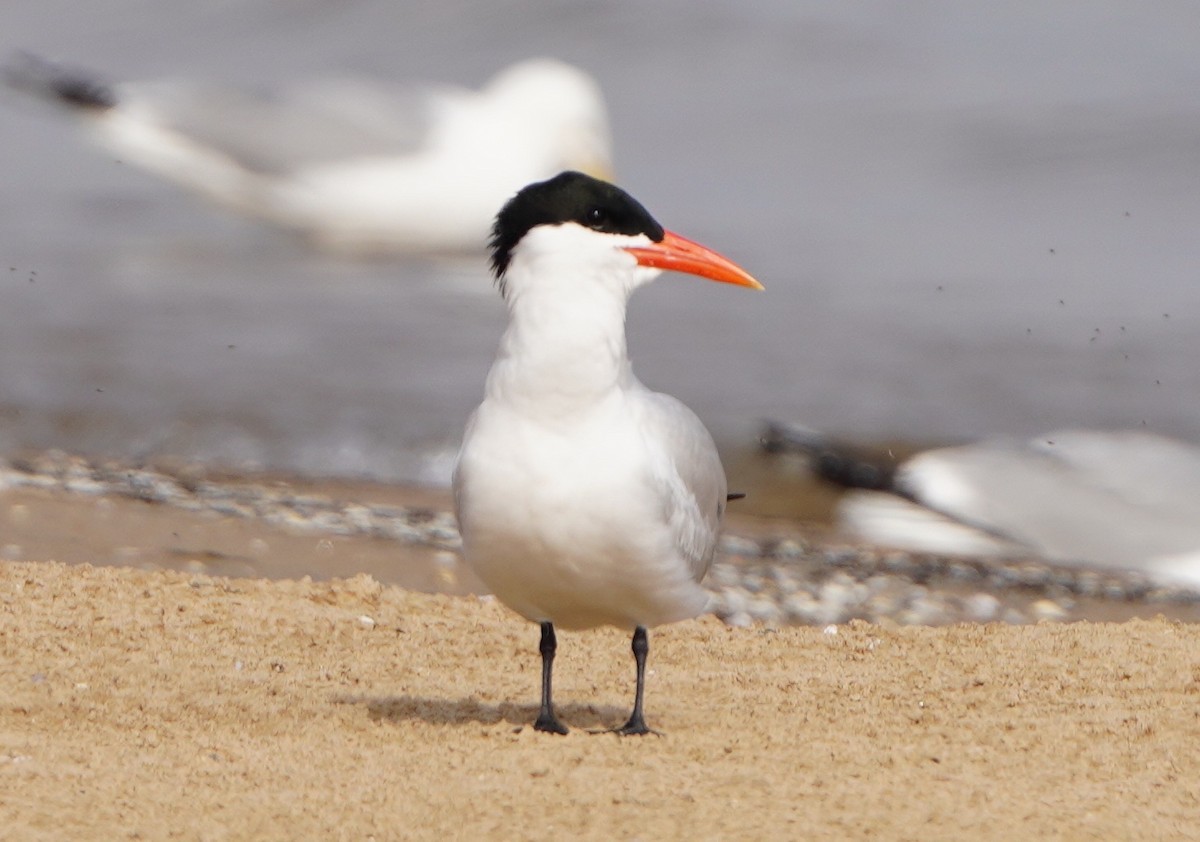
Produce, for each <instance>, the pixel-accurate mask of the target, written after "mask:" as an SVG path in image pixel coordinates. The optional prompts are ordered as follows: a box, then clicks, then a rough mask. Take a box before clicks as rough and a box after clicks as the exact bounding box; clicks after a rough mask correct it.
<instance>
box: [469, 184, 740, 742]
mask: <svg viewBox="0 0 1200 842" xmlns="http://www.w3.org/2000/svg"><path fill="white" fill-rule="evenodd" d="M491 245H492V265H493V268H494V270H495V274H496V277H497V279H498V282H499V286H500V290H501V292H502V294H503V296H504V300H505V303H506V304H507V306H508V314H509V321H508V328H507V329H506V331H505V333H504V336H503V338H502V339H501V342H500V350H499V352H498V354H497V356H496V361H495V362H494V363H493V365H492V369H491V372H490V373H489V375H488V379H487V386H486V390H485V395H484V400H483V403H482V404H480V406H479V408H478V409H477V410H476V411H475V413H474V415H473V416H472V417H471V420H470V422H469V423H468V425H467V431H466V434H465V436H464V438H463V444H462V450H461V451H460V453H459V459H458V465H457V467H456V469H455V473H454V496H455V508H456V511H457V515H458V521H459V527H460V529H461V532H462V536H463V553H464V556H465V558H466V560H467V562H468V564H470V566H471V567H472V568H473V569H474V570H475V572H476V573H477V574H478V575H479V577H480V578H481V579H482V580H483V582H484V583H485V584H486V585H487V586H488V587H489V588H491V589H492V591H493V592H494V593H495V594H496V596H497V597H498V598H499V599H500V601H501V602H503V603H504V604H505V605H508V606H509V607H510V608H512V609H513V610H514V611H516V612H517V613H519V614H521V615H522V616H524V617H526V618H528V619H530V620H533V621H534V622H537V623H540V624H541V645H540V651H541V655H542V703H541V711H540V713H539V715H538V718H537V721H536V722H535V723H534V727H535V728H536V729H538V730H540V731H550V732H553V733H559V734H565V733H566V731H567V729H566V727H565V726H564V725H563V724H562V723H561V722H560V721H559V720H558V718H557V716H556V715H555V713H554V707H553V703H552V700H551V686H550V685H551V670H552V665H553V661H554V655H555V649H556V640H555V633H554V629H555V626H559V627H562V628H569V629H584V628H591V627H595V626H601V625H612V626H617V627H619V628H624V629H630V630H633V653H634V657H635V659H636V663H637V692H636V695H635V701H634V707H633V713H632V714H631V716H630V717H629V721H628V722H626V723H625V725H624V726H623V727H621V728H620V729H618V731H619V733H622V734H644V733H647V731H648V730H649V729H647V727H646V723H645V719H644V717H643V712H642V699H643V694H644V689H645V667H646V654H647V651H648V641H647V635H646V628H647V627H648V626H654V625H659V624H662V623H672V622H675V621H677V620H683V619H686V618H688V617H694V616H696V615H697V614H699V613H701V612H702V611H703V610H704V609H705V607H706V605H707V601H708V596H707V593H706V592H705V590H704V589H703V588H701V587H700V584H699V583H700V580H701V579H702V578H703V577H704V574H705V573H706V572H707V570H708V567H709V564H710V562H711V561H712V557H713V551H714V549H715V547H716V542H717V532H718V529H719V527H720V522H721V517H722V515H723V513H724V510H725V504H726V485H725V471H724V469H723V468H722V466H721V461H720V458H719V457H718V455H717V449H716V447H715V445H714V444H713V440H712V437H711V436H710V435H709V433H708V431H707V430H706V429H705V428H704V425H703V424H702V423H701V422H700V420H699V419H698V418H697V417H696V416H695V414H693V413H692V411H691V410H689V409H688V408H687V407H686V406H684V405H683V404H682V403H680V402H679V401H678V400H676V399H675V398H672V397H670V396H669V395H664V394H660V393H657V392H652V391H650V390H649V389H647V388H646V387H645V386H643V385H642V384H641V383H640V382H639V381H638V379H637V378H636V377H635V376H634V374H633V371H632V369H631V367H630V363H629V357H628V355H627V354H626V347H625V309H626V304H627V302H628V300H629V296H630V294H631V293H632V292H633V291H634V289H636V288H637V287H639V286H641V285H643V284H645V283H648V282H649V281H651V280H653V279H654V278H655V277H657V276H658V275H659V274H660V271H661V270H663V269H670V270H675V271H678V272H686V273H689V274H693V275H699V276H701V277H705V278H710V279H713V280H717V281H724V282H727V283H731V284H738V285H740V286H746V287H751V288H754V289H761V288H762V287H761V285H760V284H759V283H758V282H757V281H755V280H754V278H752V277H751V276H750V275H749V274H747V273H746V272H745V271H744V270H742V269H741V268H740V267H738V266H736V265H735V264H733V263H732V262H730V261H729V260H727V259H725V258H724V257H721V256H720V255H718V254H716V253H715V252H712V251H710V250H709V249H707V248H705V247H703V246H701V245H699V244H697V243H693V242H691V241H689V240H686V239H684V238H683V237H680V236H678V235H676V234H673V233H671V232H670V231H665V230H664V229H663V228H662V226H661V225H659V224H658V223H657V222H655V220H654V218H653V217H651V216H650V214H649V213H648V212H647V211H646V210H645V208H643V207H642V206H641V205H640V204H638V202H637V201H636V200H634V199H633V198H632V197H631V196H629V195H628V194H627V193H625V192H624V191H622V190H620V189H618V188H617V187H614V186H613V185H611V184H608V183H606V182H602V181H598V180H596V179H594V178H590V177H588V176H586V175H583V174H581V173H577V172H566V173H563V174H561V175H559V176H557V177H555V178H552V179H550V180H549V181H545V182H542V183H539V184H533V185H530V186H529V187H527V188H525V189H524V190H522V191H521V192H520V193H518V194H517V195H516V196H515V197H514V198H513V199H512V200H511V201H509V202H508V203H507V204H506V205H505V206H504V208H503V209H502V210H501V211H500V214H499V216H498V217H497V218H496V223H495V226H494V229H493V236H492V241H491Z"/></svg>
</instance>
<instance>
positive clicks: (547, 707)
mask: <svg viewBox="0 0 1200 842" xmlns="http://www.w3.org/2000/svg"><path fill="white" fill-rule="evenodd" d="M556 649H558V639H557V638H556V637H555V636H554V624H553V623H542V642H541V644H540V645H539V646H538V651H540V652H541V653H542V709H541V711H539V712H538V718H537V721H536V722H534V723H533V728H534V730H535V731H548V732H549V733H551V734H565V733H567V726H565V725H563V724H562V723H561V722H559V721H558V717H557V716H555V715H554V703H553V702H552V701H551V700H550V673H551V672H552V671H553V669H554V652H555V650H556Z"/></svg>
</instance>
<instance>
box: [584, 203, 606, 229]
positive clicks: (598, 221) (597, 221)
mask: <svg viewBox="0 0 1200 842" xmlns="http://www.w3.org/2000/svg"><path fill="white" fill-rule="evenodd" d="M584 218H585V219H587V224H588V227H589V228H601V227H603V226H604V224H605V223H606V222H608V211H606V210H604V208H588V210H587V213H586V214H584Z"/></svg>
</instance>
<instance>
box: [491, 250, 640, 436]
mask: <svg viewBox="0 0 1200 842" xmlns="http://www.w3.org/2000/svg"><path fill="white" fill-rule="evenodd" d="M554 230H556V231H559V232H562V229H554ZM570 236H571V235H570V234H565V233H559V234H557V235H556V237H557V239H558V240H561V239H564V238H566V237H570ZM527 239H528V238H527ZM547 239H549V238H547ZM528 245H530V244H527V243H522V248H521V249H519V250H518V251H517V252H515V253H514V255H513V260H512V263H511V264H510V266H509V268H508V272H507V273H506V278H505V280H506V287H507V295H506V301H507V304H508V311H509V322H508V329H507V330H505V332H504V336H503V338H502V339H501V341H500V351H499V353H498V354H497V356H496V361H495V363H494V364H493V365H492V370H491V372H490V374H489V375H488V381H487V397H488V399H489V400H495V401H501V402H503V403H505V404H507V405H508V406H510V407H512V408H514V409H517V410H518V411H522V412H523V411H526V410H528V412H529V413H530V415H531V416H534V417H537V418H538V419H539V420H542V421H548V422H549V421H552V420H554V419H569V418H571V417H572V416H575V415H577V414H578V413H580V412H586V411H587V410H588V409H590V408H591V407H594V406H596V405H597V404H598V403H600V402H601V401H603V400H604V399H605V398H606V397H608V396H610V395H612V394H614V393H615V392H616V391H617V390H619V389H621V388H624V387H627V386H629V385H630V384H632V383H635V382H636V380H635V379H634V377H633V373H632V371H631V369H630V365H629V356H628V354H627V353H626V345H625V307H626V304H627V302H628V300H629V295H630V293H631V292H632V291H633V289H634V287H636V286H638V285H639V284H640V283H644V282H645V281H646V280H648V279H649V278H650V277H652V276H653V275H656V274H658V273H657V272H656V271H646V270H644V269H640V268H639V267H637V266H636V265H635V262H634V259H633V258H632V256H630V255H628V254H627V253H625V252H623V251H620V250H618V249H613V248H612V247H611V245H609V255H608V256H606V259H603V260H597V259H586V255H585V259H579V258H580V255H579V252H578V250H574V249H564V248H560V247H559V245H560V243H559V242H556V241H551V242H549V243H547V245H548V246H550V247H547V248H538V247H537V242H536V240H535V242H534V243H533V244H532V245H533V246H534V247H527V246H528ZM593 258H594V255H593Z"/></svg>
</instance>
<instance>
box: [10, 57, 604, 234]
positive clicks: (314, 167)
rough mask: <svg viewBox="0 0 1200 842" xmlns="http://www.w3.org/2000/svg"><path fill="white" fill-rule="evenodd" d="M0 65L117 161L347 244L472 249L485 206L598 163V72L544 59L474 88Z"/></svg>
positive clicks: (483, 224) (596, 169) (488, 215)
mask: <svg viewBox="0 0 1200 842" xmlns="http://www.w3.org/2000/svg"><path fill="white" fill-rule="evenodd" d="M4 77H5V80H6V82H7V83H8V84H9V85H10V86H12V87H15V88H19V89H22V90H25V91H29V92H31V93H33V94H35V95H38V96H39V97H40V98H43V99H47V100H49V101H51V102H53V103H55V104H57V105H60V106H63V107H66V108H68V109H69V110H70V111H71V112H72V113H73V114H75V115H76V116H78V118H79V119H80V120H81V121H82V122H83V123H84V124H85V125H86V127H87V128H88V130H89V132H90V134H91V135H92V137H93V139H94V140H96V141H97V142H98V143H99V144H100V145H102V146H103V147H104V148H106V149H108V150H109V151H110V152H111V153H112V154H114V155H116V156H119V158H120V159H121V160H122V161H125V162H128V163H131V164H135V165H137V166H140V167H143V168H144V169H147V170H149V171H151V172H153V173H155V174H157V175H159V176H161V177H163V178H165V179H168V180H170V181H173V182H175V183H176V184H179V185H181V186H183V187H185V188H187V189H189V190H191V191H193V192H196V193H198V194H200V195H202V196H204V197H205V198H207V199H210V200H212V201H215V202H217V203H218V204H220V205H223V206H225V207H227V208H230V209H232V210H235V211H238V212H241V213H243V214H245V215H248V216H251V217H257V218H260V219H264V220H267V221H269V222H272V223H274V224H276V225H279V226H282V227H284V228H286V229H289V230H293V231H297V232H300V233H301V234H303V235H305V236H306V237H308V238H309V239H311V240H312V241H313V242H314V243H315V244H317V245H318V246H320V247H323V248H329V249H331V250H335V251H341V252H347V253H353V252H361V253H378V252H423V253H455V252H478V251H479V250H480V249H481V247H482V245H483V243H484V242H485V241H486V239H487V235H488V231H489V227H490V225H491V222H492V217H493V215H494V214H495V212H496V208H497V207H499V206H500V205H501V204H502V203H503V202H504V201H505V200H506V199H507V198H509V197H510V196H511V195H512V194H513V193H514V192H516V191H517V190H518V189H520V188H521V187H523V186H525V185H526V184H529V183H530V182H533V181H538V180H540V179H544V178H549V177H550V176H552V175H554V174H556V173H558V172H560V171H562V170H564V169H577V170H583V171H585V172H589V173H591V174H594V175H598V176H608V175H609V174H610V173H611V140H610V134H609V128H608V116H607V111H606V109H605V105H604V99H603V95H602V93H601V91H600V87H599V85H597V84H596V82H595V81H594V80H593V79H592V78H591V77H590V76H588V75H587V74H586V73H584V72H583V71H582V70H579V69H578V68H576V67H572V66H571V65H568V64H564V63H562V62H560V61H556V60H553V59H531V60H528V61H523V62H520V63H518V64H515V65H513V66H511V67H509V68H507V69H506V70H504V71H502V72H500V73H499V74H497V75H496V76H495V77H494V78H493V79H492V80H491V81H490V82H489V83H488V84H487V85H486V86H484V87H483V88H482V89H481V90H479V91H471V90H466V89H462V88H457V87H453V86H450V85H441V86H426V87H419V86H414V85H407V86H399V85H393V86H387V85H381V84H380V83H378V82H373V81H366V80H363V79H328V80H323V81H313V82H308V83H296V84H294V85H292V86H290V87H287V88H284V89H280V90H247V89H239V88H233V87H229V86H217V85H212V84H200V83H196V82H182V81H161V82H151V83H141V84H139V83H130V84H124V85H112V86H110V85H107V84H105V83H103V82H101V81H99V80H98V79H97V78H96V76H95V75H93V74H90V73H87V72H82V71H78V70H74V69H71V68H67V67H64V66H61V65H58V64H55V63H52V62H48V61H45V60H42V59H38V58H36V57H33V56H29V55H24V56H22V57H21V58H20V59H19V60H17V61H14V62H12V63H11V64H10V65H9V66H8V67H7V68H5V71H4Z"/></svg>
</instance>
